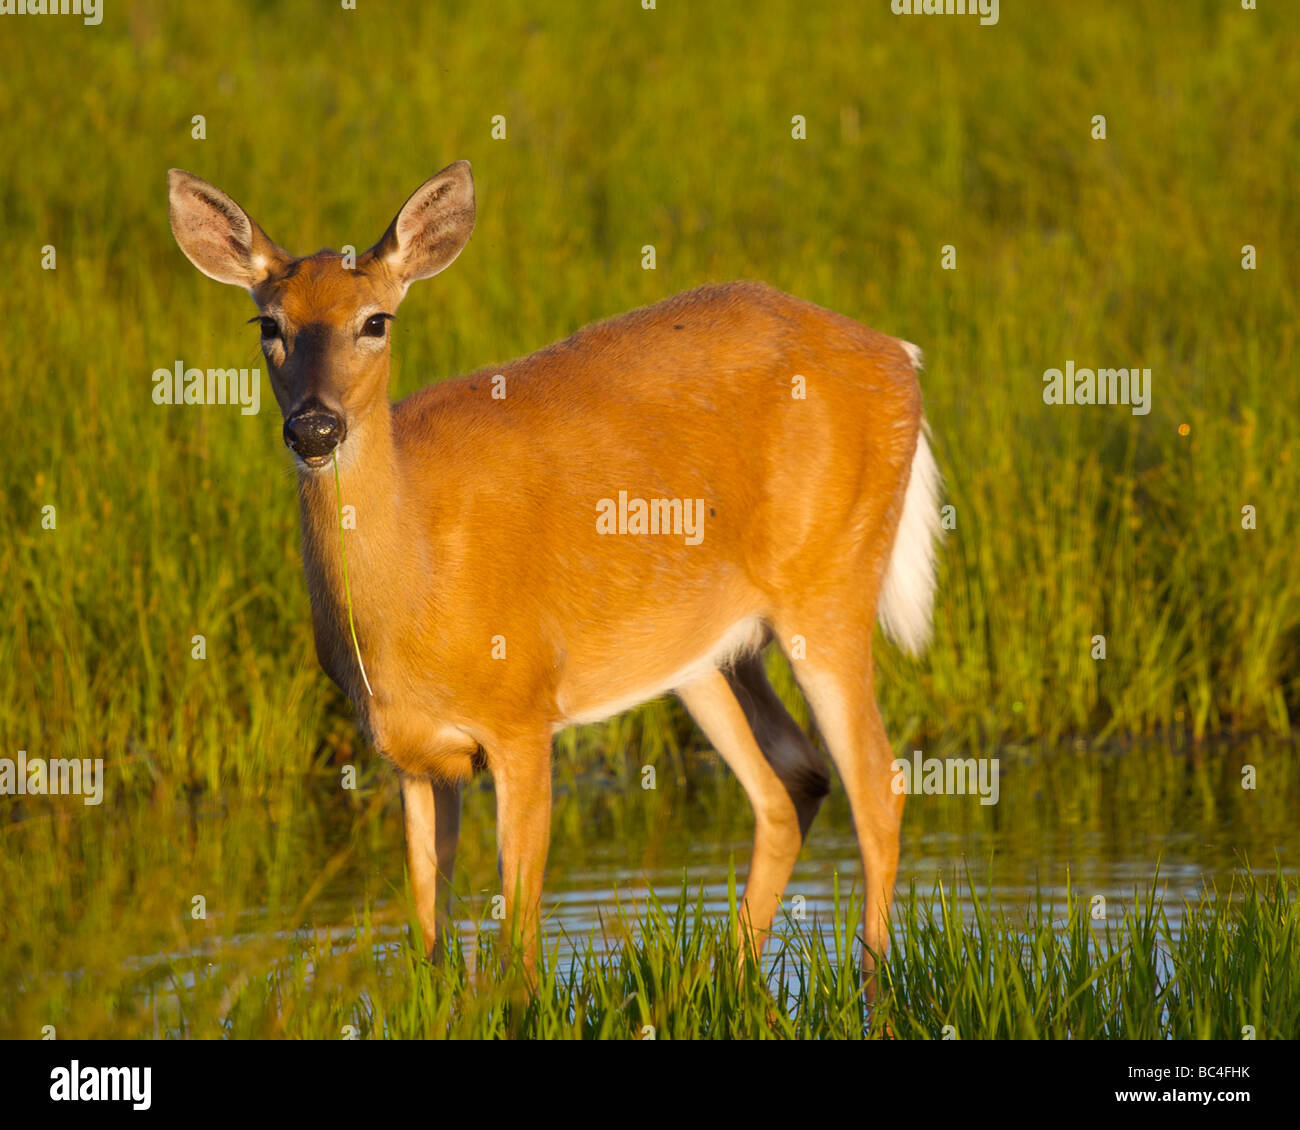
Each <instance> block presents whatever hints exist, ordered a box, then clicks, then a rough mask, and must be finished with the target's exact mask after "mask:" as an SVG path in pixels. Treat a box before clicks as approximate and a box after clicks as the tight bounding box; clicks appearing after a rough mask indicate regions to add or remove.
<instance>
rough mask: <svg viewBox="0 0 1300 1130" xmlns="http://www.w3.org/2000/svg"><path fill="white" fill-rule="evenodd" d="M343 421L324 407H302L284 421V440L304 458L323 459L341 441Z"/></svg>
mask: <svg viewBox="0 0 1300 1130" xmlns="http://www.w3.org/2000/svg"><path fill="white" fill-rule="evenodd" d="M343 431H344V428H343V421H342V420H340V419H339V418H338V416H336V415H335V414H334V413H333V412H331V411H329V409H327V408H324V407H314V406H313V407H310V408H304V409H303V410H302V411H300V412H296V413H294V415H292V416H290V417H289V418H288V419H287V420H285V422H284V442H285V443H287V444H288V445H289V446H290V447H291V448H292V449H293V450H294V451H295V452H296V453H297V454H298V455H300V456H302V458H304V459H323V458H324V457H325V456H326V455H328V454H329V453H330V452H331V451H333V450H334V449H335V448H336V447H338V445H339V444H340V443H342V442H343Z"/></svg>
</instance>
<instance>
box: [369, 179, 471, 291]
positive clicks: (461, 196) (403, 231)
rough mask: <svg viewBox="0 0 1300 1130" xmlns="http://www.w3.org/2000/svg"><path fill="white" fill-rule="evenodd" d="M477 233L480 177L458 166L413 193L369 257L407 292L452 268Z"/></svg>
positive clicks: (428, 181) (425, 183)
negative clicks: (420, 281) (476, 180)
mask: <svg viewBox="0 0 1300 1130" xmlns="http://www.w3.org/2000/svg"><path fill="white" fill-rule="evenodd" d="M473 230H474V177H473V175H472V174H471V173H470V168H469V162H468V161H456V162H455V163H453V164H451V165H448V166H447V167H446V168H445V169H443V170H442V172H440V173H438V174H436V175H435V176H432V177H430V178H429V179H428V180H427V181H425V182H424V183H423V184H422V185H420V187H419V188H417V189H416V190H415V192H413V193H412V194H411V198H410V199H409V200H407V202H406V203H405V204H403V205H402V207H401V210H400V211H399V212H398V213H397V216H396V217H395V218H394V219H393V222H392V223H391V224H389V225H388V230H387V231H386V232H385V233H384V237H383V239H381V240H380V241H379V242H378V243H376V244H375V246H374V247H372V248H371V249H370V253H369V254H370V256H371V257H372V258H374V259H377V260H379V261H380V262H382V263H384V265H385V266H387V268H388V269H389V271H390V272H392V275H393V277H394V278H395V279H396V280H397V282H398V283H399V285H401V287H402V288H403V289H405V288H406V287H408V286H410V285H411V283H413V282H415V281H417V280H418V279H428V278H432V277H433V276H434V275H436V274H437V273H438V272H439V271H443V270H446V269H447V268H448V267H450V266H451V264H452V263H453V262H454V261H455V259H456V256H457V255H459V254H460V253H461V250H462V249H463V248H464V246H465V244H466V243H468V242H469V236H470V232H472V231H473Z"/></svg>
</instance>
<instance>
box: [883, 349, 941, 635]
mask: <svg viewBox="0 0 1300 1130" xmlns="http://www.w3.org/2000/svg"><path fill="white" fill-rule="evenodd" d="M912 349H916V347H915V346H912V347H911V349H909V352H911V350H912ZM913 364H914V365H915V366H916V368H917V369H919V368H920V350H917V352H916V355H915V356H914V358H913ZM929 433H930V427H929V424H928V423H927V422H926V421H924V420H923V421H922V422H921V432H920V434H919V435H918V436H917V437H916V453H915V454H914V455H913V456H912V473H911V476H910V477H909V478H908V480H907V495H906V496H905V498H904V500H903V516H902V518H901V519H899V523H898V533H897V535H896V536H895V537H894V549H893V552H892V553H891V554H890V556H889V567H888V569H887V570H886V571H885V580H884V583H883V584H882V585H881V588H880V609H879V612H878V614H877V615H878V618H879V620H880V626H881V628H883V629H884V632H885V635H887V636H888V637H889V638H890V639H891V640H893V641H894V642H895V643H896V644H898V645H899V647H901V648H902V649H903V650H904V651H908V652H911V654H912V655H920V654H921V653H922V652H924V651H925V649H926V647H927V646H928V645H929V643H930V633H931V616H932V614H933V611H934V588H935V543H936V541H937V540H938V538H939V530H940V526H939V497H940V493H941V492H942V490H943V476H942V475H940V474H939V468H938V467H937V466H936V465H935V462H934V456H933V455H932V454H931V453H930V444H929V441H928V438H927V437H928V436H929Z"/></svg>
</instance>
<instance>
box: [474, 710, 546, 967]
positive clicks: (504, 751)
mask: <svg viewBox="0 0 1300 1130" xmlns="http://www.w3.org/2000/svg"><path fill="white" fill-rule="evenodd" d="M488 768H489V769H490V770H491V772H492V777H493V782H494V784H495V787H496V797H497V843H498V845H499V863H500V870H501V888H502V893H503V894H504V895H505V906H506V930H507V933H506V938H507V940H508V941H510V942H514V941H518V942H519V943H520V944H521V945H522V946H523V958H524V968H525V969H526V970H527V971H528V973H529V975H530V976H533V975H535V973H536V968H537V943H538V928H539V926H540V924H541V902H542V875H543V872H544V871H545V870H546V853H547V849H548V848H549V846H550V840H551V739H550V731H549V730H547V731H546V732H545V734H543V735H539V736H537V737H535V738H533V739H531V740H526V741H514V742H505V743H502V744H501V745H500V746H499V747H498V748H497V749H496V750H488Z"/></svg>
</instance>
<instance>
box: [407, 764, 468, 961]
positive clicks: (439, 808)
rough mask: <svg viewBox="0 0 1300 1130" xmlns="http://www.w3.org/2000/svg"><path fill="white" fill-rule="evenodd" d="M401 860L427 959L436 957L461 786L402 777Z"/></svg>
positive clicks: (447, 904) (446, 913)
mask: <svg viewBox="0 0 1300 1130" xmlns="http://www.w3.org/2000/svg"><path fill="white" fill-rule="evenodd" d="M400 776H401V783H402V816H403V820H404V822H405V824H406V862H407V867H408V869H409V870H410V873H411V890H412V892H413V893H414V895H415V909H416V916H417V917H418V919H419V922H420V933H421V934H422V935H423V938H424V952H425V956H426V957H431V958H433V960H435V961H438V960H440V959H441V957H442V954H443V951H444V948H445V941H444V938H443V933H444V931H445V930H447V929H448V927H449V924H450V922H451V914H450V909H451V877H452V872H453V870H454V869H455V866H456V841H457V839H458V838H459V836H460V785H459V784H453V785H445V784H442V783H441V782H436V783H435V782H434V781H431V780H430V779H429V778H428V777H413V776H411V775H409V774H407V773H402V774H401V775H400Z"/></svg>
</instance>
